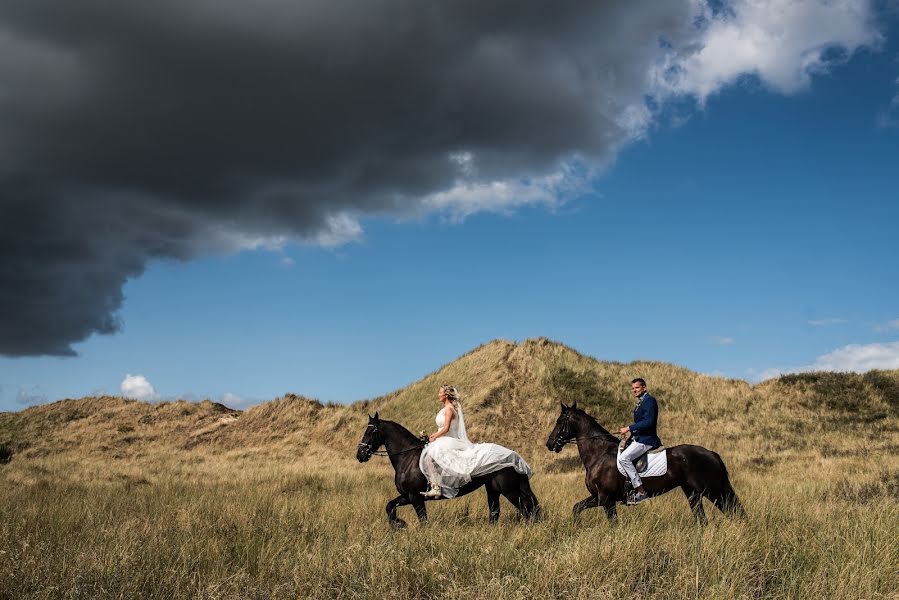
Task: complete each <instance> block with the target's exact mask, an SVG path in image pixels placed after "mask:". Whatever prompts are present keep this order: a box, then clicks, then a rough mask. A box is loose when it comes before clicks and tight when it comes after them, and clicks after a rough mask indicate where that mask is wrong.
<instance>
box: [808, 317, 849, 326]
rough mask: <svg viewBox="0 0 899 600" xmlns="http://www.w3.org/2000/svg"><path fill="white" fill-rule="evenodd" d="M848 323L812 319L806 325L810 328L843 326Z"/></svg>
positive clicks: (844, 320) (840, 320)
mask: <svg viewBox="0 0 899 600" xmlns="http://www.w3.org/2000/svg"><path fill="white" fill-rule="evenodd" d="M848 322H849V321H848V320H846V319H814V320H811V321H808V324H809V325H811V326H812V327H826V326H827V325H843V324H845V323H848Z"/></svg>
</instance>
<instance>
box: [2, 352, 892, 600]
mask: <svg viewBox="0 0 899 600" xmlns="http://www.w3.org/2000/svg"><path fill="white" fill-rule="evenodd" d="M637 375H642V376H644V377H646V379H647V380H648V381H649V382H650V386H651V389H652V390H653V392H654V393H655V394H656V396H657V397H658V398H659V400H660V403H661V405H662V410H663V420H662V425H661V431H660V433H661V436H662V438H663V440H665V441H666V442H667V443H668V444H669V445H673V444H676V443H687V442H689V443H700V444H703V445H705V446H708V447H710V448H713V449H715V450H716V451H718V452H720V453H721V454H722V456H723V458H724V459H725V461H726V462H727V464H728V467H729V470H730V472H731V476H732V479H733V482H734V487H735V489H736V490H737V493H738V494H739V495H740V497H741V499H742V500H743V502H744V504H745V505H746V509H747V512H748V518H747V519H746V520H743V521H730V520H728V519H725V518H723V517H722V515H720V514H719V513H718V512H717V511H715V509H714V508H712V507H711V506H710V505H708V504H706V512H707V514H708V515H709V518H710V521H711V523H710V525H709V526H708V527H706V528H699V527H697V526H696V525H694V523H693V520H692V517H691V515H690V511H689V509H688V506H687V502H686V500H685V499H684V497H683V495H682V494H680V493H679V492H672V493H670V494H668V495H667V496H665V497H662V498H657V499H653V500H651V501H650V502H647V503H645V504H642V505H640V506H637V507H630V508H621V509H620V510H619V521H618V523H617V524H616V525H614V526H611V525H610V524H609V523H607V522H606V519H605V517H604V515H603V514H602V513H601V512H598V511H595V510H593V511H588V512H586V513H584V515H583V516H582V517H581V519H580V521H579V522H578V523H574V522H573V521H572V519H571V516H570V509H571V506H572V504H574V502H576V501H577V500H580V499H582V498H583V497H585V496H586V490H585V488H584V485H583V474H582V470H581V468H580V465H579V462H578V460H577V459H576V451H575V450H574V449H573V448H568V449H566V450H565V451H564V452H563V453H562V454H561V455H555V454H551V453H549V452H548V451H546V449H545V448H543V447H542V444H543V442H544V441H545V439H546V435H547V433H548V432H549V429H550V428H551V425H552V422H553V421H554V419H555V416H556V414H557V406H558V400H560V399H561V400H565V401H566V402H570V401H572V400H574V399H577V400H578V402H579V404H584V405H586V407H587V409H588V410H589V411H590V412H592V413H593V414H596V415H597V416H598V417H599V418H600V420H601V421H602V422H604V423H607V424H608V425H609V426H610V427H611V426H613V425H617V424H618V423H619V422H621V421H623V420H624V419H626V418H627V416H628V413H629V409H630V400H629V398H628V396H627V384H628V382H629V381H630V378H632V377H633V376H637ZM442 381H453V382H455V383H457V384H458V385H459V386H460V387H461V388H462V389H463V390H467V391H468V398H467V400H466V409H467V415H471V416H469V417H468V420H469V422H470V427H469V429H470V432H471V434H472V437H474V438H476V439H482V440H487V439H489V440H494V441H499V442H502V443H505V444H507V445H510V446H512V447H515V448H516V449H519V450H521V452H522V454H523V455H524V456H525V457H526V458H527V459H528V460H529V462H531V463H532V465H533V466H534V467H535V469H536V471H537V474H536V475H535V477H534V479H533V481H532V485H533V487H534V490H535V492H536V494H537V495H538V497H539V498H540V500H541V502H542V504H543V506H544V508H545V509H546V512H547V516H546V518H545V519H544V520H543V521H541V522H539V523H537V524H523V523H520V522H519V521H518V520H517V519H516V518H515V515H514V514H513V513H514V510H513V509H512V507H511V506H510V505H509V504H508V503H506V502H505V501H503V506H502V509H503V517H502V519H501V522H500V524H499V525H498V526H496V527H490V526H488V525H487V523H486V521H487V507H486V499H485V497H484V494H483V492H476V493H475V494H473V495H472V496H470V497H466V498H462V499H459V500H454V501H451V502H440V503H429V505H428V507H429V512H430V517H431V521H430V524H429V525H428V526H426V527H422V526H420V525H419V524H418V523H417V522H414V521H415V519H414V516H413V514H412V510H411V509H410V508H409V507H403V508H401V509H400V512H399V514H400V516H401V517H402V518H404V519H406V520H407V521H409V527H408V528H407V529H405V530H402V531H397V532H393V531H390V530H389V529H388V527H387V521H386V518H385V515H384V504H385V503H386V502H387V500H389V499H390V498H392V497H393V496H395V495H396V493H395V489H394V488H393V483H392V471H391V469H390V467H389V464H388V463H387V462H386V459H377V458H375V459H373V460H372V462H371V463H368V464H365V465H360V464H358V463H355V462H354V461H353V460H352V451H353V449H354V447H355V445H356V443H357V442H358V440H359V437H360V436H361V433H362V427H363V424H364V422H365V413H366V412H373V411H374V410H379V411H380V412H381V415H382V417H384V418H391V419H394V420H397V421H400V422H404V423H406V424H407V425H408V426H409V427H410V428H412V429H419V428H428V429H430V428H431V427H432V425H431V423H432V419H433V413H434V411H435V408H436V402H435V401H434V399H433V395H434V393H435V390H436V385H438V384H439V383H440V382H442ZM0 446H2V447H5V448H7V449H9V450H10V451H11V453H12V459H11V460H10V461H9V462H8V463H5V464H0V598H64V597H72V598H96V597H102V598H106V597H122V598H130V597H145V598H173V597H176V598H181V597H199V598H298V597H313V598H442V597H477V598H531V597H550V598H556V597H558V598H605V597H609V596H611V595H615V596H624V597H637V598H815V597H826V598H847V599H848V598H853V599H858V598H899V543H897V541H896V540H899V458H897V457H896V455H897V450H899V374H897V373H895V372H892V373H889V372H888V373H883V372H874V373H870V374H868V375H864V376H862V375H851V374H845V375H834V374H816V375H798V376H789V377H785V378H782V379H781V380H778V381H774V382H768V383H765V384H761V385H756V386H750V385H748V384H746V383H745V382H741V381H728V380H720V379H714V378H709V377H704V376H702V375H698V374H695V373H691V372H689V371H686V370H684V369H680V368H677V367H674V366H671V365H664V364H661V363H635V364H629V365H623V364H617V363H602V362H598V361H595V360H593V359H591V358H589V357H584V356H581V355H579V354H578V353H576V352H574V351H572V350H570V349H568V348H565V347H564V346H561V345H559V344H554V343H552V342H548V341H546V340H533V341H529V342H526V343H524V344H521V345H515V344H509V343H506V342H494V343H491V344H487V345H485V346H483V347H481V348H478V349H476V350H474V351H472V352H471V353H469V354H467V355H465V356H464V357H462V358H460V359H459V360H458V361H456V362H454V363H451V364H450V365H446V366H445V367H443V368H442V369H441V370H439V371H438V372H436V373H434V374H431V375H428V376H427V377H425V378H423V379H422V380H421V381H419V382H416V383H414V384H412V385H411V386H409V387H408V388H405V389H403V390H399V391H398V392H395V393H393V394H390V395H388V396H385V397H383V398H378V399H374V400H372V401H369V402H362V403H357V404H356V405H354V406H350V407H340V406H322V405H320V404H318V403H316V402H314V401H310V400H307V399H304V398H301V397H296V396H286V397H284V398H281V399H279V400H276V401H273V402H270V403H267V404H265V405H262V406H260V407H256V408H253V409H251V410H249V411H246V412H243V413H241V412H238V411H230V410H229V409H226V408H225V407H222V406H220V405H215V404H214V403H209V402H206V403H200V404H189V403H184V402H175V403H166V404H161V405H149V404H143V403H139V402H131V401H125V400H122V399H115V398H93V399H83V400H72V401H65V402H61V403H55V404H53V405H47V406H42V407H36V408H34V409H29V410H26V411H22V412H20V413H13V414H3V415H0ZM0 459H2V456H0Z"/></svg>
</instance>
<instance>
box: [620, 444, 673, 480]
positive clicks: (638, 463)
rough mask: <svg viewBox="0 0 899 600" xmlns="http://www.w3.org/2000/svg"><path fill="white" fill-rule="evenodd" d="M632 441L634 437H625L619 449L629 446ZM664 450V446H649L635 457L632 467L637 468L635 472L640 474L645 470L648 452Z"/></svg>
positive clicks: (647, 463) (647, 464)
mask: <svg viewBox="0 0 899 600" xmlns="http://www.w3.org/2000/svg"><path fill="white" fill-rule="evenodd" d="M633 441H634V438H633V437H631V436H628V437H627V439H625V440H623V443H622V444H621V449H622V450H624V449H625V448H627V447H628V446H630V445H631V442H633ZM664 451H665V446H656V447H655V448H650V449H649V450H647V451H646V452H644V453H643V454H641V455H640V456H639V457H638V458H636V459H635V460H634V468H635V469H637V474H641V473H644V472H645V471H646V468H647V467H648V466H649V455H650V454H655V453H656V452H664ZM625 479H627V478H626V477H625Z"/></svg>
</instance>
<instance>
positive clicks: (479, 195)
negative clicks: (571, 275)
mask: <svg viewBox="0 0 899 600" xmlns="http://www.w3.org/2000/svg"><path fill="white" fill-rule="evenodd" d="M465 168H466V169H467V170H469V171H476V170H477V165H476V160H475V159H474V158H473V157H472V156H471V155H466V167H465ZM594 176H595V172H593V171H590V170H588V169H585V168H584V167H583V165H580V164H569V165H565V166H563V167H562V168H560V169H559V170H557V171H555V172H553V173H550V174H548V175H545V176H543V177H534V178H527V179H520V180H496V181H489V182H480V181H470V180H467V179H466V178H460V179H459V180H457V181H456V184H455V185H454V186H453V187H452V188H450V189H449V190H446V191H443V192H437V193H435V194H431V195H429V196H427V197H426V198H425V199H424V202H423V207H424V210H425V212H437V213H443V214H447V215H449V218H450V220H451V221H452V222H454V223H459V222H462V221H464V220H465V218H466V217H469V216H471V215H473V214H475V213H479V212H495V213H509V212H512V211H513V210H515V209H518V208H522V207H525V206H538V205H542V206H546V207H548V208H556V207H558V206H560V205H562V204H564V203H565V201H566V200H568V199H570V198H572V197H575V196H577V195H579V194H582V193H585V192H586V191H587V184H588V181H590V180H591V178H593V177H594Z"/></svg>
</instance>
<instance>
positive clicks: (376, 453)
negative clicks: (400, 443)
mask: <svg viewBox="0 0 899 600" xmlns="http://www.w3.org/2000/svg"><path fill="white" fill-rule="evenodd" d="M359 445H360V446H365V447H366V448H368V449H369V452H371V455H372V456H399V455H400V454H405V453H407V452H412V451H413V450H418V449H419V448H424V447H425V446H426V444H422V445H421V446H412V447H411V448H406V449H405V450H400V451H399V452H393V453H390V452H388V451H387V450H372V449H371V448H372V445H371V444H366V443H365V442H359Z"/></svg>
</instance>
